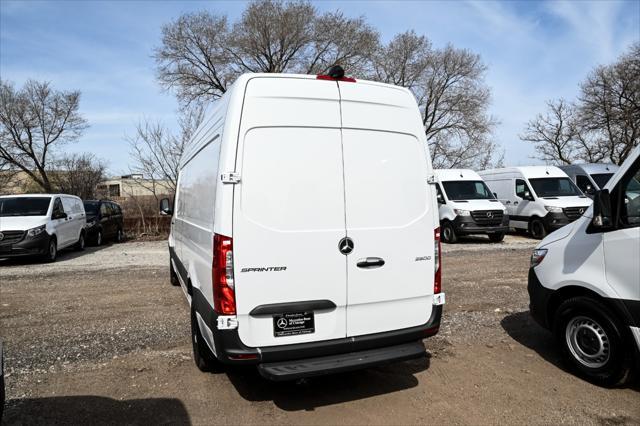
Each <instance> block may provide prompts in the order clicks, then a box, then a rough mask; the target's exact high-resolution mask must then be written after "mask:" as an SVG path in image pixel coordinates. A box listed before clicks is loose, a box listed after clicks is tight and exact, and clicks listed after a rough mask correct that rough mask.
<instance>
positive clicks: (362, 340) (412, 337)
mask: <svg viewBox="0 0 640 426" xmlns="http://www.w3.org/2000/svg"><path fill="white" fill-rule="evenodd" d="M193 303H195V304H196V305H195V308H196V310H197V312H198V313H199V314H200V315H201V316H202V318H203V319H204V320H205V322H206V323H207V325H208V326H209V328H210V329H211V331H212V332H213V336H214V341H215V345H216V348H215V349H216V356H217V358H218V360H219V361H220V362H222V363H225V364H265V366H264V367H261V373H262V374H263V375H265V377H270V376H274V377H275V376H277V377H284V376H283V373H282V372H281V370H282V369H283V366H284V365H285V364H286V365H290V366H291V368H292V375H290V376H287V378H286V379H287V380H288V379H291V378H300V377H306V376H309V375H319V374H329V373H332V372H336V371H345V370H344V369H343V368H347V369H356V368H364V367H367V366H370V365H378V364H381V363H385V362H393V361H398V360H402V359H409V358H415V357H417V356H420V355H419V354H417V349H416V346H415V345H414V346H411V348H412V349H410V348H409V347H408V346H407V347H400V346H403V345H405V344H409V343H411V344H420V345H421V343H420V341H421V340H422V339H423V338H425V337H429V336H433V335H435V334H437V333H438V330H439V328H440V320H441V318H442V305H437V306H433V309H432V312H431V317H430V318H429V320H428V321H427V322H426V323H425V324H423V325H420V326H416V327H411V328H405V329H402V330H393V331H388V332H383V333H375V334H368V335H363V336H355V337H345V338H341V339H334V340H328V341H320V342H310V343H299V344H293V345H281V346H265V347H248V346H246V345H245V344H244V343H242V341H241V340H240V336H239V335H238V331H237V329H232V330H218V328H217V318H218V315H217V314H216V312H215V311H214V310H213V309H212V308H211V306H210V305H209V304H208V302H207V301H206V299H205V298H204V296H203V295H202V293H200V292H199V291H198V290H197V289H193ZM394 347H395V349H393V348H394ZM383 349H384V350H383ZM386 349H388V350H386ZM422 353H423V354H424V347H422ZM407 357H409V358H407ZM356 359H361V362H357V361H356ZM318 365H322V366H323V368H322V369H319V367H317V366H318ZM274 380H285V378H280V379H278V378H276V379H274Z"/></svg>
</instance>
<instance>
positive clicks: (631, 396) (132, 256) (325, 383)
mask: <svg viewBox="0 0 640 426" xmlns="http://www.w3.org/2000/svg"><path fill="white" fill-rule="evenodd" d="M533 246H535V242H534V241H532V240H528V239H526V238H523V237H515V236H508V237H507V239H506V240H505V242H504V243H502V244H489V243H488V241H485V240H484V239H473V240H466V241H463V242H462V243H460V244H457V245H453V246H451V245H449V246H445V247H444V259H443V265H444V276H443V285H444V291H445V292H446V295H447V304H446V306H445V311H444V319H443V326H442V328H441V331H440V334H439V335H438V336H436V337H433V338H430V339H427V340H425V345H426V347H427V349H428V357H427V358H426V359H423V360H419V361H412V362H404V363H398V364H394V365H389V366H384V367H379V368H372V369H369V370H364V371H358V372H352V373H347V374H340V375H334V376H326V377H322V378H316V379H312V380H307V381H304V382H302V383H271V382H268V381H266V380H264V379H262V378H261V377H260V376H259V375H258V373H257V372H256V371H255V369H254V368H245V369H233V370H229V371H227V372H225V373H218V374H205V373H201V372H199V371H198V370H197V368H196V367H195V365H194V363H193V360H192V358H191V345H190V339H189V315H188V309H187V302H186V300H185V299H184V296H183V294H182V292H181V291H180V289H178V288H175V287H171V285H170V284H169V282H168V270H167V264H168V256H167V249H166V243H164V242H138V243H125V244H120V245H111V246H107V247H103V248H100V249H98V248H89V249H88V250H87V251H85V252H84V253H81V254H78V253H72V252H67V253H61V254H60V259H59V261H58V262H56V263H55V264H46V265H41V264H38V263H37V262H29V261H0V338H2V339H3V340H4V342H5V348H6V352H5V374H6V382H7V399H8V401H7V405H6V407H5V414H4V418H3V423H5V424H21V423H22V424H34V423H35V424H52V423H73V424H78V423H94V424H95V423H138V424H143V423H144V424H148V423H153V424H167V423H171V424H174V423H180V424H205V423H207V424H211V423H215V424H258V423H259V424H265V423H266V424H283V423H287V424H327V423H328V424H418V423H420V424H443V423H446V424H485V423H502V424H515V423H519V424H522V423H528V424H529V423H535V424H560V423H571V424H578V423H579V424H638V423H640V385H638V384H637V383H636V384H632V385H630V386H627V387H625V388H621V389H603V388H598V387H596V386H593V385H591V384H589V383H587V382H584V381H582V380H581V379H578V378H576V377H574V376H572V375H571V374H570V373H568V372H566V371H565V370H564V369H563V367H562V365H561V363H560V361H559V356H558V352H557V351H556V349H555V348H554V346H553V341H552V338H551V336H550V335H549V334H548V333H547V332H546V331H544V330H543V329H541V328H539V327H538V326H537V325H536V324H535V323H533V321H532V320H531V319H530V318H529V313H528V296H527V292H526V274H527V268H528V262H529V255H530V251H531V248H532V247H533Z"/></svg>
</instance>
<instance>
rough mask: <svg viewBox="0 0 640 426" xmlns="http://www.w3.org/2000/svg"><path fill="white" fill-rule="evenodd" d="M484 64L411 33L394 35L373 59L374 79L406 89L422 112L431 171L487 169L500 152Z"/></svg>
mask: <svg viewBox="0 0 640 426" xmlns="http://www.w3.org/2000/svg"><path fill="white" fill-rule="evenodd" d="M485 71H486V66H485V65H484V64H483V63H482V61H481V60H480V57H479V56H478V55H476V54H473V53H471V52H469V51H468V50H464V49H456V48H454V47H452V46H446V47H445V48H444V49H432V48H431V44H430V43H429V41H428V40H427V39H426V38H425V37H424V36H418V35H417V34H415V33H414V32H413V31H408V32H405V33H402V34H398V35H397V36H396V37H394V38H393V39H392V40H391V41H390V42H389V44H387V45H386V46H382V47H381V48H380V50H379V52H378V53H377V54H376V56H375V61H374V78H376V79H378V80H381V81H384V82H386V83H392V84H396V85H400V86H404V87H407V88H409V89H410V90H411V91H412V92H413V94H414V95H415V97H416V99H417V101H418V106H419V107H420V110H421V112H422V119H423V124H424V126H425V134H426V136H427V141H428V143H429V148H430V153H431V157H432V161H433V164H434V166H435V167H442V168H449V167H478V168H480V167H486V166H488V165H492V164H493V163H496V162H499V161H500V158H501V153H500V152H499V151H498V149H497V144H496V143H495V142H493V141H492V140H491V139H490V136H491V132H492V130H493V127H494V126H495V124H496V121H495V119H493V118H492V117H491V116H490V115H489V114H488V113H487V108H488V107H489V104H490V100H491V96H490V90H489V88H488V87H487V86H486V84H485V83H484V74H485Z"/></svg>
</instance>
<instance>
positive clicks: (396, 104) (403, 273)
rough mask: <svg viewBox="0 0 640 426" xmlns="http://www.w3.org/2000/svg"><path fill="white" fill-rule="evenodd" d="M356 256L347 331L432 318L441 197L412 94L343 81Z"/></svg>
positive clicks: (350, 269)
mask: <svg viewBox="0 0 640 426" xmlns="http://www.w3.org/2000/svg"><path fill="white" fill-rule="evenodd" d="M339 85H340V89H341V96H342V119H343V130H342V136H343V150H344V173H345V195H346V224H347V229H346V231H347V236H348V237H349V238H350V239H351V240H352V241H353V245H354V249H353V251H352V252H351V254H349V256H348V261H347V264H348V266H347V276H348V293H347V335H348V336H358V335H363V334H370V333H378V332H383V331H389V330H397V329H402V328H407V327H412V326H417V325H422V324H424V323H426V322H427V321H428V319H429V317H430V315H431V310H432V304H433V284H434V267H435V265H434V228H436V227H437V225H436V224H435V220H434V217H436V216H435V215H437V211H435V210H436V209H435V202H434V201H435V196H434V194H433V189H432V185H429V184H428V183H427V178H428V171H429V170H430V165H429V161H428V159H427V155H426V149H425V141H424V140H422V139H423V134H422V129H421V120H420V118H419V114H418V109H417V107H416V104H415V100H414V99H413V97H412V95H410V94H409V93H407V92H406V91H404V90H399V89H397V88H392V87H388V86H379V85H374V84H367V83H361V82H358V83H340V84H339Z"/></svg>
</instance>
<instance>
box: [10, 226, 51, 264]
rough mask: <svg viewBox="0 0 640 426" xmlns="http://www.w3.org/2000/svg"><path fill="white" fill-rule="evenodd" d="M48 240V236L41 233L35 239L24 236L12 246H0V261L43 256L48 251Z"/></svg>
mask: <svg viewBox="0 0 640 426" xmlns="http://www.w3.org/2000/svg"><path fill="white" fill-rule="evenodd" d="M49 238H50V236H49V234H47V233H46V232H41V233H40V234H39V235H37V236H35V237H27V236H25V237H23V238H22V240H20V241H18V242H15V243H12V244H0V259H2V258H8V257H21V256H35V255H40V254H44V253H46V252H47V250H48V249H49Z"/></svg>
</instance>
